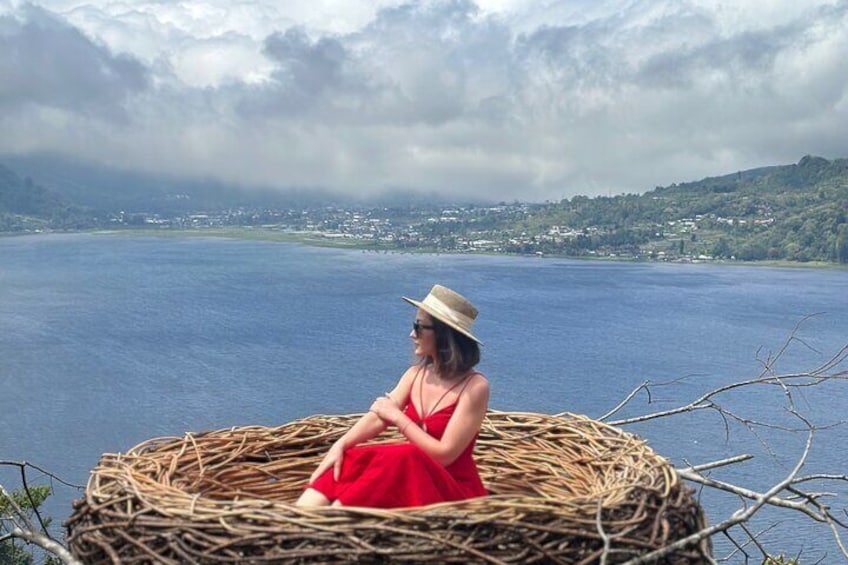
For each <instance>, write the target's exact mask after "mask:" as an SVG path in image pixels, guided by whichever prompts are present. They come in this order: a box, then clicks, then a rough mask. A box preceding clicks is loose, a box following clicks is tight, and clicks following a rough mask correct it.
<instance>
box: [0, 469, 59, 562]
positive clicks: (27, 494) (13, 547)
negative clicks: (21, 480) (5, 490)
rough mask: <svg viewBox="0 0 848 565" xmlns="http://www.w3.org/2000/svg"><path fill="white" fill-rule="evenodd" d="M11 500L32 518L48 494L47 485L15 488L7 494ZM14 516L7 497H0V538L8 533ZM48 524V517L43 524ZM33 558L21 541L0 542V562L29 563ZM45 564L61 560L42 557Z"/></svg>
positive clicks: (48, 488)
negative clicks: (24, 488)
mask: <svg viewBox="0 0 848 565" xmlns="http://www.w3.org/2000/svg"><path fill="white" fill-rule="evenodd" d="M9 496H10V497H11V500H12V502H14V504H15V505H16V506H17V507H18V508H20V509H21V510H22V511H23V512H24V513H25V514H26V516H27V518H29V519H30V520H31V519H33V517H34V515H35V511H36V509H38V508H39V507H40V506H41V505H42V504H43V503H44V501H45V500H46V499H47V497H48V496H50V487H49V486H32V487H29V488H28V489H26V490H23V489H20V490H16V491H14V492H12V493H10V495H9ZM14 519H15V516H14V512H13V510H12V507H11V506H10V502H9V500H8V499H6V498H4V497H0V538H2V537H3V536H5V535H7V534H8V533H9V528H10V527H11V526H10V525H9V524H10V523H11V522H12V521H14ZM49 525H50V519H49V518H45V519H44V526H45V527H47V526H49ZM34 561H35V558H34V556H33V553H32V551H31V550H30V549H29V548H27V547H26V546H25V545H24V544H23V543H22V542H20V541H18V540H15V539H6V540H4V541H2V542H0V563H4V564H6V563H7V564H9V565H30V564H31V563H34ZM43 563H44V564H45V565H57V564H59V563H61V561H60V560H59V559H58V558H56V557H53V556H47V557H45V558H44V561H43Z"/></svg>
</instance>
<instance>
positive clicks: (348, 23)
mask: <svg viewBox="0 0 848 565" xmlns="http://www.w3.org/2000/svg"><path fill="white" fill-rule="evenodd" d="M57 4H59V5H61V2H57ZM578 4H579V3H578ZM53 5H54V4H52V3H51V6H53ZM275 6H276V4H275V3H272V2H270V1H267V2H265V1H255V2H247V1H242V2H238V3H225V2H217V0H216V1H212V0H209V1H207V2H203V3H201V2H181V3H179V4H178V5H171V4H167V5H166V4H157V3H155V2H132V1H126V2H123V3H121V4H117V3H112V2H105V1H104V2H90V3H88V4H85V5H80V3H77V2H74V3H73V4H68V6H67V7H66V8H65V9H64V10H62V9H58V8H54V9H55V10H56V11H48V10H46V9H44V8H40V7H37V6H34V5H30V4H23V5H20V6H17V7H15V6H12V5H9V4H8V2H7V3H6V7H5V8H4V4H3V2H2V0H0V127H2V128H3V130H4V131H9V132H11V133H13V135H9V136H4V139H2V140H0V152H25V151H37V150H50V151H58V152H62V153H65V154H69V155H73V156H77V157H79V158H80V159H91V160H95V161H99V162H103V163H107V164H110V165H114V166H121V167H126V168H132V169H140V170H149V171H157V172H168V173H175V174H182V175H189V176H201V177H212V178H217V179H220V180H223V181H228V182H238V183H242V184H245V185H262V186H277V187H281V188H285V187H300V188H303V187H307V188H308V187H316V188H322V189H329V190H338V191H347V192H356V193H358V194H376V193H379V192H381V191H385V190H411V191H421V192H440V193H443V194H446V195H451V196H455V197H463V198H493V199H513V198H518V199H534V200H540V199H559V198H563V197H570V196H573V195H576V194H608V193H610V192H611V193H620V192H642V191H645V190H649V189H651V188H653V187H654V186H655V185H661V184H669V183H671V182H677V181H685V180H691V179H695V178H700V177H702V176H706V175H710V174H723V173H726V172H729V171H735V170H740V169H745V168H751V167H756V166H761V165H769V164H777V163H786V162H793V161H797V160H798V159H799V158H800V157H801V156H802V155H804V154H807V153H812V154H819V155H823V156H825V157H844V156H848V143H846V141H845V138H844V134H842V133H841V132H844V131H845V130H846V128H847V127H848V66H847V65H848V63H846V59H845V57H844V53H845V52H848V2H845V1H838V2H821V3H820V5H817V6H809V5H806V4H805V6H804V7H803V8H800V7H798V5H797V4H791V5H789V4H787V5H786V6H785V9H783V10H776V9H775V10H772V11H769V10H768V9H765V8H764V9H763V10H761V11H759V12H757V11H754V10H747V9H745V8H739V7H736V8H722V7H720V6H718V5H716V4H715V3H713V2H708V1H707V0H704V1H703V2H695V1H689V2H678V1H671V0H667V1H660V0H655V1H651V2H648V1H642V2H635V3H633V2H624V1H607V2H593V3H590V4H586V5H585V6H584V9H582V10H578V9H576V8H577V7H579V6H577V5H574V6H572V5H569V6H560V5H559V4H557V5H553V4H550V3H546V2H538V3H521V4H514V3H510V2H506V1H504V2H484V1H482V0H481V2H480V3H479V4H478V3H475V2H472V1H470V0H446V1H441V0H436V1H415V2H411V3H404V4H401V3H399V2H382V3H379V4H370V3H360V2H351V3H349V4H348V5H347V6H349V8H348V9H349V10H350V11H349V12H346V11H345V8H344V5H335V4H333V3H332V2H329V0H328V1H326V2H323V3H317V4H306V3H304V4H300V3H298V4H294V5H293V6H296V8H295V9H292V10H290V11H288V12H286V13H282V12H281V11H280V10H278V9H277V8H276V7H275ZM119 7H120V9H119ZM733 10H735V11H733ZM192 14H194V18H192ZM228 22H233V23H228ZM204 23H205V24H206V25H204ZM81 139H82V140H83V142H82V143H81V142H80V140H81Z"/></svg>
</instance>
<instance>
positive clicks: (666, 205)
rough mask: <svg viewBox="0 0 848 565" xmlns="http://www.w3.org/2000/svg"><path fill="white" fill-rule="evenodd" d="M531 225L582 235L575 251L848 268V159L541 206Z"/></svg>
mask: <svg viewBox="0 0 848 565" xmlns="http://www.w3.org/2000/svg"><path fill="white" fill-rule="evenodd" d="M525 225H526V228H527V229H530V230H534V231H540V232H545V230H548V231H550V230H551V229H555V230H557V231H560V232H562V231H564V230H568V229H574V230H577V231H578V232H580V234H579V235H578V236H577V237H573V238H570V239H569V240H568V241H567V242H566V243H567V245H566V247H568V246H571V247H572V248H574V250H575V251H576V250H578V249H579V248H581V247H582V248H594V249H599V248H604V249H607V248H617V249H618V250H619V251H621V250H622V249H629V250H630V251H632V252H637V251H641V252H643V253H644V252H645V251H646V250H647V251H649V252H651V253H653V254H654V255H657V254H661V253H663V254H665V253H674V254H675V255H680V254H681V252H683V253H686V254H688V255H701V254H703V255H705V256H710V257H713V258H731V257H734V258H737V259H743V260H760V259H787V260H795V261H810V260H819V261H834V262H841V263H848V241H846V240H847V239H848V159H836V160H833V161H828V160H826V159H822V158H819V157H810V156H807V157H804V158H803V159H801V161H800V162H798V163H797V164H794V165H786V166H777V167H766V168H761V169H754V170H750V171H743V172H738V173H734V174H730V175H725V176H721V177H712V178H706V179H703V180H700V181H697V182H688V183H681V184H673V185H671V186H667V187H657V188H656V189H655V190H652V191H650V192H647V193H645V194H642V195H622V196H615V197H611V198H606V197H598V198H586V197H582V196H578V197H575V198H572V199H571V200H563V201H562V202H559V203H555V204H547V205H544V206H540V207H539V208H538V209H537V210H536V213H535V214H533V216H532V217H531V218H529V219H528V220H526V223H525ZM544 247H545V246H544V245H540V248H544ZM542 250H544V249H542ZM566 254H567V253H566Z"/></svg>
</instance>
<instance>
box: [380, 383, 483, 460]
mask: <svg viewBox="0 0 848 565" xmlns="http://www.w3.org/2000/svg"><path fill="white" fill-rule="evenodd" d="M470 378H471V382H469V383H468V386H467V387H465V391H464V393H463V394H461V395H460V397H459V400H458V402H457V405H456V409H455V410H454V413H453V416H452V417H451V419H450V422H448V427H447V428H446V429H445V433H444V435H443V436H442V439H441V440H438V439H436V438H434V437H433V436H431V435H430V434H428V433H427V432H425V431H424V430H422V429H421V428H419V427H418V426H416V425H415V423H413V422H412V420H411V419H410V418H409V416H407V415H406V414H403V413H402V412H401V410H400V409H399V408H398V407H397V406H391V403H389V402H387V401H383V399H378V400H377V401H376V402H375V403H374V405H373V406H372V409H375V408H376V410H377V412H378V414H379V416H380V417H381V419H383V420H385V421H388V422H391V423H393V424H394V425H396V426H397V427H398V429H399V430H400V431H401V433H402V434H403V435H404V436H406V438H407V439H408V440H409V441H410V442H412V443H414V444H415V445H417V446H418V447H420V448H421V449H422V450H423V451H424V452H425V453H426V454H427V455H429V456H430V457H432V458H433V459H435V460H436V461H438V462H439V463H441V464H442V465H445V466H447V465H450V464H451V463H453V462H454V461H455V460H456V458H457V457H459V454H460V453H462V451H463V450H464V449H465V448H466V446H467V445H468V443H469V442H470V441H471V440H472V439H474V436H475V435H476V434H477V433H478V432H479V431H480V426H481V425H482V424H483V419H484V418H485V417H486V411H487V410H488V406H489V382H488V381H487V380H486V378H485V377H484V376H483V375H482V374H480V373H476V374H474V375H472V376H471V377H470Z"/></svg>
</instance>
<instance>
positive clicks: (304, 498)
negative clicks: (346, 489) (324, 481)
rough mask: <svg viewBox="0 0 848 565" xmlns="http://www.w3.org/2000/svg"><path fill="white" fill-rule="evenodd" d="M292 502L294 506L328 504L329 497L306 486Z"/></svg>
mask: <svg viewBox="0 0 848 565" xmlns="http://www.w3.org/2000/svg"><path fill="white" fill-rule="evenodd" d="M294 504H295V506H329V504H330V499H328V498H327V497H326V496H324V495H323V494H322V493H320V492H319V491H317V490H315V489H314V488H308V489H306V490H305V491H303V494H301V495H300V498H298V499H297V502H295V503H294Z"/></svg>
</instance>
